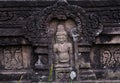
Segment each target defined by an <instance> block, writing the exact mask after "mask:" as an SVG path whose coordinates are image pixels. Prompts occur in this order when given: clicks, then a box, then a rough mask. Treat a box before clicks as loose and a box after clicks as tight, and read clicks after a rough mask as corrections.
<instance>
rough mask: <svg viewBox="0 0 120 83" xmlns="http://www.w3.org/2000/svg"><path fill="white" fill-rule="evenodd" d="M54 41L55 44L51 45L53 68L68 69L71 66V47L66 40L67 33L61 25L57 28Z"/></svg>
mask: <svg viewBox="0 0 120 83" xmlns="http://www.w3.org/2000/svg"><path fill="white" fill-rule="evenodd" d="M55 39H56V43H55V44H54V45H53V50H54V55H55V64H56V66H55V67H70V66H71V64H72V56H73V50H72V49H73V47H72V44H71V43H70V42H69V41H68V39H67V33H66V31H65V29H64V26H63V25H62V24H61V25H58V27H57V32H56V37H55Z"/></svg>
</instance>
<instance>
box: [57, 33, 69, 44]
mask: <svg viewBox="0 0 120 83" xmlns="http://www.w3.org/2000/svg"><path fill="white" fill-rule="evenodd" d="M66 41H67V37H66V35H64V34H63V35H57V42H58V43H61V44H63V43H64V42H66Z"/></svg>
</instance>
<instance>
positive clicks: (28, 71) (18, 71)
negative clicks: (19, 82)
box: [0, 70, 32, 74]
mask: <svg viewBox="0 0 120 83" xmlns="http://www.w3.org/2000/svg"><path fill="white" fill-rule="evenodd" d="M28 73H32V70H0V74H28Z"/></svg>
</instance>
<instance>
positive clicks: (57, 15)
mask: <svg viewBox="0 0 120 83" xmlns="http://www.w3.org/2000/svg"><path fill="white" fill-rule="evenodd" d="M41 17H42V19H40V25H39V26H40V28H48V26H49V23H50V21H51V20H52V19H57V20H62V21H66V20H68V19H69V18H71V19H73V20H74V21H75V24H76V27H77V29H78V31H79V32H80V33H82V28H84V27H85V24H86V14H85V10H84V9H83V8H81V7H79V6H75V5H70V4H68V3H67V2H66V1H64V0H62V1H60V0H59V1H57V3H56V4H54V5H53V6H50V7H47V8H45V9H44V10H43V11H42V14H41Z"/></svg>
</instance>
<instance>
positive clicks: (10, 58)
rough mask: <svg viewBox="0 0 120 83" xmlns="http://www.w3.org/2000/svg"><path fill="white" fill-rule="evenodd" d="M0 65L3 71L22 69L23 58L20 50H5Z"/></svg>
mask: <svg viewBox="0 0 120 83" xmlns="http://www.w3.org/2000/svg"><path fill="white" fill-rule="evenodd" d="M3 59H4V60H2V65H4V68H5V69H21V68H23V61H22V60H23V58H22V51H21V48H5V49H4V55H3Z"/></svg>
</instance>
